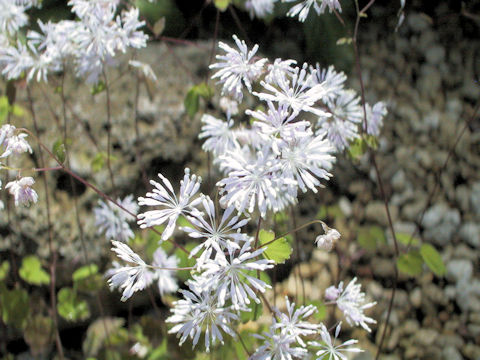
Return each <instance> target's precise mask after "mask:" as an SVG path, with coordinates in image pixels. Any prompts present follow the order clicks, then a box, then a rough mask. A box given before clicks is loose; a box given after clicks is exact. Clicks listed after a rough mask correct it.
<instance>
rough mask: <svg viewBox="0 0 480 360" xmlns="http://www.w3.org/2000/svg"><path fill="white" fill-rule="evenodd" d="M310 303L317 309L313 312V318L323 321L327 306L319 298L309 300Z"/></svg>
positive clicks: (325, 316)
mask: <svg viewBox="0 0 480 360" xmlns="http://www.w3.org/2000/svg"><path fill="white" fill-rule="evenodd" d="M309 303H310V304H312V305H314V306H315V307H316V308H317V309H318V311H317V312H316V313H314V314H313V318H314V319H315V320H317V321H323V320H325V319H326V318H327V307H326V306H325V304H324V303H323V302H322V301H320V300H314V301H310V302H309Z"/></svg>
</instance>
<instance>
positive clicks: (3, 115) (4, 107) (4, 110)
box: [0, 96, 10, 125]
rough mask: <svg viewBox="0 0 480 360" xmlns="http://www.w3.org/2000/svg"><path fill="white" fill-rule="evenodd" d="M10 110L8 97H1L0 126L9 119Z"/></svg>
mask: <svg viewBox="0 0 480 360" xmlns="http://www.w3.org/2000/svg"><path fill="white" fill-rule="evenodd" d="M9 108H10V106H9V105H8V98H7V97H6V96H0V125H1V124H3V123H4V122H5V120H6V119H7V116H8V109H9Z"/></svg>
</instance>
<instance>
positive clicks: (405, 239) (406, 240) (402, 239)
mask: <svg viewBox="0 0 480 360" xmlns="http://www.w3.org/2000/svg"><path fill="white" fill-rule="evenodd" d="M395 237H396V238H397V241H398V242H399V243H402V244H403V245H407V246H408V245H409V244H410V245H414V246H415V245H418V244H419V243H420V241H419V240H418V239H417V238H416V237H413V238H412V237H411V236H410V234H406V233H395ZM410 238H411V239H412V240H411V242H410Z"/></svg>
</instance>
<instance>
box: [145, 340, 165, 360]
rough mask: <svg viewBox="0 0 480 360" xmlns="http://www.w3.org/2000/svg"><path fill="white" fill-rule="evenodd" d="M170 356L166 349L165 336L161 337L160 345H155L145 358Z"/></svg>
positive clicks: (155, 358) (155, 359)
mask: <svg viewBox="0 0 480 360" xmlns="http://www.w3.org/2000/svg"><path fill="white" fill-rule="evenodd" d="M168 359H170V356H169V354H168V349H167V338H163V340H162V343H161V344H160V346H157V347H156V348H155V349H153V350H152V352H151V353H150V355H148V357H147V360H168Z"/></svg>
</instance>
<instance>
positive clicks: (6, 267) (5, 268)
mask: <svg viewBox="0 0 480 360" xmlns="http://www.w3.org/2000/svg"><path fill="white" fill-rule="evenodd" d="M9 271H10V263H9V262H8V261H7V260H5V261H4V262H2V265H0V281H1V280H4V279H5V278H6V277H7V275H8V272H9Z"/></svg>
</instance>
